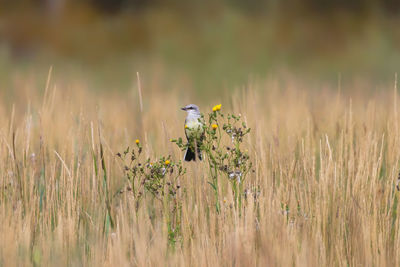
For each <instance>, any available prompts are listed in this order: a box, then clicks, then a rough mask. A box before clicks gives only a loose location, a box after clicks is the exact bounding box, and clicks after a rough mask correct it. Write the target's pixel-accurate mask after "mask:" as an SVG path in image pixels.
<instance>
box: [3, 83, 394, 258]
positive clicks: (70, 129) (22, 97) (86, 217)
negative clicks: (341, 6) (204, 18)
mask: <svg viewBox="0 0 400 267" xmlns="http://www.w3.org/2000/svg"><path fill="white" fill-rule="evenodd" d="M44 83H45V78H44V79H43V81H38V80H36V78H33V77H17V78H16V79H15V81H14V85H13V88H15V89H14V90H13V91H12V92H10V91H7V90H3V91H1V92H0V99H1V100H0V101H1V104H0V166H1V167H0V218H1V224H0V266H54V265H58V266H81V265H85V266H399V265H400V256H399V255H400V254H399V253H398V252H399V251H400V232H399V226H400V225H399V218H398V216H399V211H400V207H399V205H398V194H399V193H398V192H397V190H396V181H397V174H398V171H399V164H398V163H399V160H400V131H399V122H400V119H399V107H398V105H399V103H398V102H399V100H400V99H399V97H398V95H397V89H396V88H395V87H396V86H395V84H394V82H392V83H391V84H390V83H388V84H390V85H385V86H382V88H380V89H379V90H378V89H377V90H375V91H372V92H371V91H369V92H366V91H365V90H363V85H362V83H354V85H351V86H350V85H346V86H347V87H349V88H348V90H342V89H341V88H340V87H341V86H337V87H333V88H320V90H318V91H317V90H306V87H307V86H306V85H301V84H300V83H297V82H296V81H287V82H286V83H285V84H284V85H283V84H282V83H279V82H276V81H274V80H273V79H270V80H268V81H258V82H254V83H250V84H249V85H248V86H247V87H246V89H236V90H233V91H232V92H233V93H232V94H231V95H230V96H228V94H225V95H224V97H221V98H220V99H218V98H217V99H206V101H204V102H203V103H197V104H198V105H199V106H200V109H201V110H202V111H203V112H204V113H209V112H211V109H212V107H213V106H214V105H216V104H219V103H221V104H222V108H221V112H222V113H234V114H239V113H240V114H241V115H242V118H243V120H244V121H245V122H246V124H247V125H248V127H250V128H251V132H250V133H249V135H246V136H245V138H244V140H243V143H242V147H243V149H244V150H247V151H248V153H249V155H250V161H251V162H252V163H253V169H254V171H252V172H249V174H248V175H247V177H246V179H245V180H243V181H241V182H242V186H243V191H241V194H242V198H243V203H242V205H241V206H240V207H239V206H238V205H235V197H234V194H233V191H232V188H231V186H232V183H231V182H230V181H229V180H228V179H227V178H226V177H224V176H223V175H222V174H221V176H220V177H218V178H219V179H218V192H217V193H218V196H219V198H218V204H219V206H220V209H219V212H217V210H216V209H215V207H216V201H217V200H216V198H215V192H213V188H212V186H210V184H209V183H208V182H209V181H210V179H211V177H210V170H209V169H208V166H209V165H208V163H207V161H203V162H196V163H193V162H192V163H183V166H184V167H185V168H186V169H187V172H186V174H184V175H182V176H181V177H179V178H178V179H179V180H178V181H177V183H178V184H179V186H180V189H179V190H177V194H176V196H175V198H174V201H176V202H177V203H179V212H175V213H174V214H175V215H174V216H175V217H174V218H175V221H174V222H173V223H172V224H171V219H170V217H169V216H170V215H171V209H170V208H169V206H168V203H167V204H166V202H165V201H158V199H157V198H154V197H152V195H151V194H146V192H144V193H145V196H144V198H143V199H142V202H141V205H139V206H137V205H136V204H135V203H136V199H135V197H133V194H131V192H130V191H129V190H127V187H126V178H125V175H124V164H123V162H122V161H121V160H120V159H119V158H118V157H117V156H116V154H117V153H118V152H122V151H124V150H125V149H126V147H127V146H130V147H135V140H136V139H139V140H140V144H141V146H142V147H143V152H142V153H143V156H144V157H145V158H147V157H149V158H150V159H151V161H155V160H157V159H158V158H159V157H161V156H167V155H171V161H174V162H177V161H179V160H180V159H181V158H182V157H183V153H182V152H181V151H180V149H179V148H178V147H177V146H176V145H175V144H174V143H171V142H170V139H172V138H179V137H184V130H183V121H184V118H185V114H184V112H183V111H181V110H180V107H182V106H184V105H185V104H188V103H192V102H193V103H196V100H195V99H193V98H191V95H190V94H188V93H187V92H184V91H177V90H176V91H173V90H165V88H162V86H161V85H159V84H151V86H142V87H143V88H141V95H142V101H140V98H139V93H138V86H137V85H136V84H135V85H134V86H133V88H132V90H131V91H128V92H127V91H125V92H120V91H119V92H104V91H103V92H100V93H99V92H93V91H91V90H88V89H87V88H86V87H85V86H84V83H83V82H79V81H74V82H68V83H67V82H65V81H64V82H56V81H53V80H52V79H51V78H50V79H49V80H48V82H47V85H46V86H45V87H44V86H39V85H38V84H44ZM141 102H142V108H141V104H140V103H141ZM225 141H226V140H225ZM228 144H229V140H228ZM178 228H179V229H178ZM175 230H178V231H175Z"/></svg>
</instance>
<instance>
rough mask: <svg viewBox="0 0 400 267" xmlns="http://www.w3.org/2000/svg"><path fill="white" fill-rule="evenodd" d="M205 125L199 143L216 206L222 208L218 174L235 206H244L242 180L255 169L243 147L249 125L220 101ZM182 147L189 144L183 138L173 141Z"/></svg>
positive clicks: (218, 209)
mask: <svg viewBox="0 0 400 267" xmlns="http://www.w3.org/2000/svg"><path fill="white" fill-rule="evenodd" d="M202 119H203V121H206V122H207V123H205V124H204V125H203V128H204V139H203V142H202V144H201V146H200V148H201V150H202V151H203V153H204V154H205V156H206V157H205V158H206V160H207V164H208V167H209V168H208V169H209V175H210V178H211V179H210V181H209V184H210V185H211V187H212V188H213V191H214V195H215V203H216V204H215V207H216V210H217V212H219V211H220V204H219V193H218V192H219V190H218V184H219V183H218V179H219V177H226V178H227V180H228V181H229V183H230V184H231V188H232V190H233V194H234V201H235V207H236V208H238V209H239V211H240V209H241V206H242V198H243V195H244V191H243V182H244V181H245V179H246V176H247V174H248V173H249V171H250V170H251V169H252V162H251V161H250V156H249V154H248V152H247V151H244V150H243V141H244V137H245V136H246V135H247V134H249V133H250V128H248V127H247V125H246V123H245V122H244V121H243V120H242V118H241V115H235V114H223V113H222V112H221V104H219V105H216V106H214V107H213V109H212V112H211V113H209V114H208V115H207V118H206V120H205V118H204V116H203V118H202ZM171 141H172V142H175V143H176V144H177V145H178V147H180V148H181V149H182V150H184V149H186V146H187V144H184V143H183V142H182V139H181V138H179V139H177V140H171Z"/></svg>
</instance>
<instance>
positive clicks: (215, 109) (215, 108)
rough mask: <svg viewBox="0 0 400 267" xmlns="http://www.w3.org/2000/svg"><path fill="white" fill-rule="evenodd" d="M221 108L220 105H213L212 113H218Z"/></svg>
mask: <svg viewBox="0 0 400 267" xmlns="http://www.w3.org/2000/svg"><path fill="white" fill-rule="evenodd" d="M221 106H222V104H218V105H215V106H214V107H213V109H212V110H213V111H218V110H220V109H221Z"/></svg>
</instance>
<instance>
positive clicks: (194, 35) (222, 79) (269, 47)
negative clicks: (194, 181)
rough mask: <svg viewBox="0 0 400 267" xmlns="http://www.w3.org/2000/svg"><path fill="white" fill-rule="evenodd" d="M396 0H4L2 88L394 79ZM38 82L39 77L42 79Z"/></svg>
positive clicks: (398, 37) (204, 90)
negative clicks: (32, 78) (49, 81)
mask: <svg viewBox="0 0 400 267" xmlns="http://www.w3.org/2000/svg"><path fill="white" fill-rule="evenodd" d="M399 15H400V1H396V0H352V1H348V0H280V1H278V0H267V1H258V0H248V1H240V0H219V1H218V0H202V1H200V0H186V1H178V0H163V1H161V0H8V1H7V0H2V1H0V86H1V88H2V89H3V90H4V89H12V88H13V86H14V84H15V79H16V77H20V76H21V75H25V76H26V75H43V76H44V77H45V76H46V75H47V72H48V69H49V67H50V66H53V70H54V72H53V74H54V76H55V77H56V79H62V80H66V81H68V82H71V81H74V80H80V81H82V80H84V81H85V82H86V83H87V87H89V88H93V89H96V90H128V89H129V88H131V87H132V83H133V82H135V79H136V72H137V71H139V72H140V74H141V77H142V80H144V81H145V82H146V83H154V84H157V85H158V87H159V88H160V89H165V90H170V89H173V88H177V89H180V90H183V89H184V88H187V90H191V91H193V92H194V94H197V95H199V96H203V95H206V94H209V95H213V94H218V93H219V92H223V91H226V90H231V88H236V87H241V86H243V85H245V84H246V83H248V82H249V81H252V80H253V79H266V78H268V77H271V76H273V77H287V76H290V77H296V78H301V79H302V80H307V79H309V80H310V81H313V82H315V83H317V81H325V82H326V81H328V82H329V81H331V82H332V83H335V82H337V80H338V77H339V76H340V77H341V79H357V77H360V78H362V79H364V80H365V79H367V80H369V81H370V83H368V84H370V85H371V86H374V84H379V83H380V82H382V81H383V82H386V81H389V80H390V81H393V79H394V78H393V77H394V73H395V72H397V71H399V70H400V27H399V25H400V16H399ZM44 80H45V79H44Z"/></svg>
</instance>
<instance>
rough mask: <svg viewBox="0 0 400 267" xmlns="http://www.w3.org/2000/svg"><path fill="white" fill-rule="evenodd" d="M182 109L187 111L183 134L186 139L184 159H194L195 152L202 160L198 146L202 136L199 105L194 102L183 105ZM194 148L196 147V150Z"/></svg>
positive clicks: (202, 129) (201, 119) (202, 123)
mask: <svg viewBox="0 0 400 267" xmlns="http://www.w3.org/2000/svg"><path fill="white" fill-rule="evenodd" d="M182 110H184V111H186V112H187V117H186V120H185V134H186V138H187V140H188V148H187V149H186V153H185V157H184V159H185V160H186V161H191V160H193V161H195V160H196V154H197V157H198V158H199V159H200V160H202V156H201V151H200V146H201V143H202V140H203V138H204V128H203V125H204V122H203V118H202V116H201V113H200V110H199V107H198V106H196V105H194V104H190V105H187V106H186V107H183V108H182ZM195 148H197V151H196V149H195Z"/></svg>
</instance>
